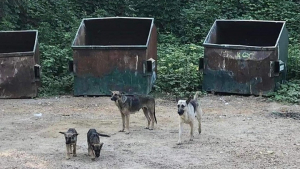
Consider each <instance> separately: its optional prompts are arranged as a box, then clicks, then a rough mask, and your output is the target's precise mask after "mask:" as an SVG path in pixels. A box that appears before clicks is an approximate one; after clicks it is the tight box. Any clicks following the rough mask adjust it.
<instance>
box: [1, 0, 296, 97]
mask: <svg viewBox="0 0 300 169" xmlns="http://www.w3.org/2000/svg"><path fill="white" fill-rule="evenodd" d="M299 11H300V4H299V2H298V1H292V0H258V1H254V0H240V1H236V0H225V1H224V0H210V1H190V0H173V1H166V0H165V1H160V0H152V1H145V0H114V1H111V0H101V1H96V0H1V1H0V30H25V29H36V30H38V31H39V43H40V54H41V64H42V86H43V87H42V88H41V93H42V94H43V95H51V94H64V93H68V92H70V91H72V83H73V79H72V75H70V74H69V73H68V70H67V65H68V60H69V59H71V58H72V49H71V43H72V41H73V39H74V37H75V34H76V30H77V29H78V26H79V24H80V22H81V20H82V18H91V17H106V16H129V17H130V16H136V17H153V18H155V25H156V26H157V28H158V33H159V36H158V38H159V41H158V42H159V44H158V56H159V60H158V81H157V84H156V88H157V89H158V90H159V91H165V92H169V93H172V94H176V95H186V94H187V93H188V92H191V91H195V90H199V88H200V87H201V86H200V84H201V81H202V75H201V74H200V73H199V71H198V70H197V68H198V59H199V57H203V56H202V55H203V47H201V44H202V42H203V41H204V39H205V37H206V35H207V33H208V31H209V29H210V27H211V26H212V24H213V22H214V21H215V19H257V20H284V21H287V29H288V31H289V40H290V41H289V43H290V44H291V45H290V46H289V60H288V78H289V79H291V78H293V79H300V64H299V60H300V46H299V44H298V43H299V34H300V27H299V25H300V12H299Z"/></svg>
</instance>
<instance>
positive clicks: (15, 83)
mask: <svg viewBox="0 0 300 169" xmlns="http://www.w3.org/2000/svg"><path fill="white" fill-rule="evenodd" d="M34 64H35V61H34V57H32V56H29V57H3V58H0V98H31V97H36V96H37V87H36V84H35V79H34V67H33V66H34Z"/></svg>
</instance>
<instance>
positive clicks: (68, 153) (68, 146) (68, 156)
mask: <svg viewBox="0 0 300 169" xmlns="http://www.w3.org/2000/svg"><path fill="white" fill-rule="evenodd" d="M66 148H67V155H66V159H70V149H71V147H70V144H66Z"/></svg>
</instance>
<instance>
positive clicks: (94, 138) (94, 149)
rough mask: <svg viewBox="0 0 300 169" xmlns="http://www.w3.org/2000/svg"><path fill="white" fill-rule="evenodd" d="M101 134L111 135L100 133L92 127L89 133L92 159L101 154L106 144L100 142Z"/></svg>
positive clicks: (89, 148) (89, 152) (89, 147)
mask: <svg viewBox="0 0 300 169" xmlns="http://www.w3.org/2000/svg"><path fill="white" fill-rule="evenodd" d="M99 136H103V137H110V136H109V135H106V134H100V133H98V132H97V131H96V130H95V129H90V130H89V131H88V133H87V143H88V154H89V155H90V156H91V158H92V160H95V157H99V156H100V151H101V149H102V146H103V144H104V143H101V142H100V138H99Z"/></svg>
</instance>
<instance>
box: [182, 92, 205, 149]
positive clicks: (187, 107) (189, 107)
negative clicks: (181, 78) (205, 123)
mask: <svg viewBox="0 0 300 169" xmlns="http://www.w3.org/2000/svg"><path fill="white" fill-rule="evenodd" d="M177 107H178V115H179V139H178V143H177V144H181V134H182V125H183V123H186V124H189V125H190V127H191V130H190V141H193V137H194V126H195V120H196V119H197V120H198V132H199V134H200V133H201V118H202V109H201V106H200V103H199V101H198V92H197V93H196V94H195V95H194V99H191V98H189V99H188V100H178V102H177Z"/></svg>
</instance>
